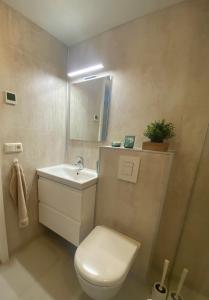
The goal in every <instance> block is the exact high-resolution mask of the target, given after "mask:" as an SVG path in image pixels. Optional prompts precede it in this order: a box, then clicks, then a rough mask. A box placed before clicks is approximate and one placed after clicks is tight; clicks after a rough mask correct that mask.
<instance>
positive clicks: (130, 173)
mask: <svg viewBox="0 0 209 300" xmlns="http://www.w3.org/2000/svg"><path fill="white" fill-rule="evenodd" d="M139 164H140V158H139V157H136V156H120V159H119V166H118V179H122V180H125V181H128V182H133V183H136V182H137V177H138V172H139Z"/></svg>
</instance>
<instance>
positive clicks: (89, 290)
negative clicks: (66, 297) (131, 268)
mask: <svg viewBox="0 0 209 300" xmlns="http://www.w3.org/2000/svg"><path fill="white" fill-rule="evenodd" d="M77 277H78V281H79V283H80V285H81V287H82V290H83V291H84V292H85V293H86V294H87V295H88V296H89V297H91V298H92V299H94V300H110V299H112V298H113V297H114V296H115V295H116V294H117V293H118V292H119V290H120V289H121V286H122V285H123V282H122V283H120V284H119V285H117V286H114V287H104V286H96V285H93V284H91V283H89V282H88V281H86V280H84V279H83V278H82V277H81V276H80V274H79V273H78V272H77Z"/></svg>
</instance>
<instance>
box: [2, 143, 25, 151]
mask: <svg viewBox="0 0 209 300" xmlns="http://www.w3.org/2000/svg"><path fill="white" fill-rule="evenodd" d="M4 152H5V153H17V152H23V146H22V143H5V144H4Z"/></svg>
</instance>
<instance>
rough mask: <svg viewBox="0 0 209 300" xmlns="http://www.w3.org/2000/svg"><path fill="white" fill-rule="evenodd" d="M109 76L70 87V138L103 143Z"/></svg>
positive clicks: (107, 116)
mask: <svg viewBox="0 0 209 300" xmlns="http://www.w3.org/2000/svg"><path fill="white" fill-rule="evenodd" d="M111 84H112V79H111V77H110V76H105V77H96V78H91V79H90V78H88V79H87V80H85V79H84V80H80V81H76V82H73V83H72V84H71V87H70V138H71V139H72V140H80V141H104V140H105V139H106V137H107V129H108V119H109V104H110V98H111Z"/></svg>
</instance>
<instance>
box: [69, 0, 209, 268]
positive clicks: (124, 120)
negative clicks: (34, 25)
mask: <svg viewBox="0 0 209 300" xmlns="http://www.w3.org/2000/svg"><path fill="white" fill-rule="evenodd" d="M208 13H209V1H208V0H195V1H186V2H185V3H182V4H178V5H176V6H173V7H170V8H167V9H164V10H162V11H160V12H157V13H154V14H151V15H148V16H145V17H143V18H140V19H137V20H135V21H133V22H130V23H128V24H126V25H124V26H120V27H118V28H116V29H114V30H111V31H108V32H105V33H104V34H101V35H99V36H97V37H95V38H93V39H91V40H87V41H85V42H83V43H81V44H79V45H76V46H74V47H72V48H71V49H70V56H69V67H68V68H69V70H75V69H78V68H81V67H83V66H86V65H90V64H93V63H95V62H100V61H101V62H103V64H104V65H105V67H106V70H109V71H110V73H111V74H112V75H113V91H112V102H111V107H110V123H109V134H108V141H107V143H110V141H112V140H113V139H117V140H118V139H122V138H123V137H124V136H125V135H126V134H133V135H136V146H140V145H141V143H142V141H143V140H144V137H143V132H144V128H145V126H146V125H147V123H149V122H150V121H153V120H155V119H160V118H166V119H167V120H169V121H171V122H174V124H175V127H176V138H174V139H173V140H172V142H171V148H173V149H175V150H176V156H175V159H174V165H173V170H172V175H171V180H170V185H169V191H168V194H167V200H166V204H165V207H164V213H163V217H162V220H161V227H160V232H159V238H158V244H157V247H156V250H155V264H156V265H158V264H161V263H162V260H163V259H164V258H165V257H168V258H170V259H171V258H172V257H173V255H174V251H175V247H176V243H177V240H178V237H179V231H180V229H181V225H182V219H183V218H184V213H185V206H186V203H187V200H188V197H189V193H190V189H191V186H192V182H193V179H194V174H195V170H196V167H197V163H198V159H199V156H200V151H201V148H202V144H203V139H204V136H205V133H206V129H207V124H208V119H209V118H208V116H209V101H208V95H209V84H208V82H209V39H208V36H209V19H208ZM69 146H70V147H69V161H71V160H72V158H73V157H74V156H75V155H79V154H81V155H83V156H84V157H85V159H86V165H87V166H89V167H93V168H95V161H96V160H97V159H98V150H97V149H96V144H90V143H87V144H85V142H80V143H78V142H70V145H69Z"/></svg>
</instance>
